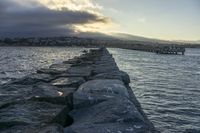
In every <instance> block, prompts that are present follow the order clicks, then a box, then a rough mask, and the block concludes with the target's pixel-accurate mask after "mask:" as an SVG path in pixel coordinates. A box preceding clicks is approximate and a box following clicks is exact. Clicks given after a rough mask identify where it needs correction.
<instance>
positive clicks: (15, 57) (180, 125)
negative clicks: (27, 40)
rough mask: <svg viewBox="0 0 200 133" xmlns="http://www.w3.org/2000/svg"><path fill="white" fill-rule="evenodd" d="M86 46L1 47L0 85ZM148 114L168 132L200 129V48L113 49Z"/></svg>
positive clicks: (71, 56) (162, 130)
mask: <svg viewBox="0 0 200 133" xmlns="http://www.w3.org/2000/svg"><path fill="white" fill-rule="evenodd" d="M82 50H83V49H82V48H67V47H65V48H60V47H53V48H51V47H0V84H2V83H5V82H7V81H8V80H10V79H12V78H20V77H22V76H24V75H27V74H29V73H32V72H35V70H37V69H39V68H42V67H48V66H49V65H50V64H52V63H58V62H61V61H63V60H67V59H69V58H73V57H74V56H78V55H80V54H81V53H80V51H82ZM109 50H110V52H111V53H112V54H113V55H114V57H115V59H116V62H117V64H118V66H119V67H120V69H122V70H124V71H126V72H127V73H128V74H129V75H130V78H131V87H132V88H133V90H134V93H135V95H136V96H137V98H138V100H139V101H140V103H141V105H142V107H143V109H144V111H145V113H146V114H147V115H148V117H149V119H150V120H151V121H152V122H153V123H154V124H155V126H156V127H157V129H158V130H160V131H161V132H164V133H171V132H172V133H174V132H177V133H178V132H182V131H184V130H185V129H188V128H195V129H199V128H200V49H187V50H186V55H185V56H175V55H156V54H154V53H147V52H139V51H133V50H122V49H109Z"/></svg>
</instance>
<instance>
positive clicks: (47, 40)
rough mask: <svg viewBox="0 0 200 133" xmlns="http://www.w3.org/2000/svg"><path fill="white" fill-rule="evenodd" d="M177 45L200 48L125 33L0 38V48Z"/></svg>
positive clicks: (149, 49)
mask: <svg viewBox="0 0 200 133" xmlns="http://www.w3.org/2000/svg"><path fill="white" fill-rule="evenodd" d="M172 45H173V46H174V45H178V46H179V47H180V46H181V47H186V48H190V47H200V42H199V43H198V42H195V43H191V42H186V41H184V42H181V41H165V40H159V39H152V38H145V37H140V36H134V35H129V34H125V33H113V34H103V33H96V32H95V33H93V32H85V33H81V34H80V33H77V34H74V36H59V37H27V38H22V37H16V38H8V37H7V38H0V46H81V47H101V46H106V47H113V48H124V49H133V50H143V51H152V49H155V48H156V47H165V46H172Z"/></svg>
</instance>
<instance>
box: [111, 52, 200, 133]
mask: <svg viewBox="0 0 200 133" xmlns="http://www.w3.org/2000/svg"><path fill="white" fill-rule="evenodd" d="M110 52H111V53H112V54H113V55H114V57H115V59H116V61H117V64H118V66H119V67H120V68H121V69H123V70H124V71H126V72H128V73H129V75H130V77H131V87H132V88H133V90H134V93H135V95H136V96H137V98H138V100H139V101H140V102H141V104H142V107H143V108H144V111H145V112H146V113H147V115H148V117H149V119H150V120H151V121H152V122H153V123H154V124H155V126H156V127H157V128H158V129H159V130H160V131H162V132H165V133H168V132H180V131H184V130H185V129H188V128H195V129H199V128H200V88H199V86H200V82H199V81H200V49H187V50H186V55H185V56H176V55H157V54H154V53H147V52H139V51H133V50H122V49H110Z"/></svg>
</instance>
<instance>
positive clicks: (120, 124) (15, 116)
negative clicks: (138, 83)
mask: <svg viewBox="0 0 200 133" xmlns="http://www.w3.org/2000/svg"><path fill="white" fill-rule="evenodd" d="M129 83H130V78H129V75H128V74H127V73H126V72H123V71H121V70H119V68H118V66H117V64H116V62H115V60H114V58H113V57H112V55H111V54H110V53H109V51H108V50H107V49H106V48H99V49H90V50H89V51H84V54H82V55H81V56H79V57H75V58H73V59H70V60H68V61H64V62H62V63H60V64H53V65H51V66H50V67H49V68H42V69H40V70H37V72H36V73H33V74H30V75H28V76H25V77H23V78H21V79H17V80H13V81H10V82H8V83H6V84H4V85H1V86H0V132H1V133H157V132H158V131H156V129H155V127H154V125H153V124H152V123H151V122H150V121H149V119H148V118H147V116H146V115H145V113H144V112H143V110H142V108H141V105H140V103H139V102H138V100H137V99H136V97H135V95H134V93H133V91H132V89H131V87H130V86H129Z"/></svg>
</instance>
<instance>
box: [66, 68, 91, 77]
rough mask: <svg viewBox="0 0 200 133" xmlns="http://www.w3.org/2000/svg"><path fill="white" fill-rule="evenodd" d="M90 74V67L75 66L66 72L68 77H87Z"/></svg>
mask: <svg viewBox="0 0 200 133" xmlns="http://www.w3.org/2000/svg"><path fill="white" fill-rule="evenodd" d="M91 73H92V67H91V66H75V67H71V68H69V69H68V70H67V74H68V75H74V76H82V77H89V76H90V75H91Z"/></svg>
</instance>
